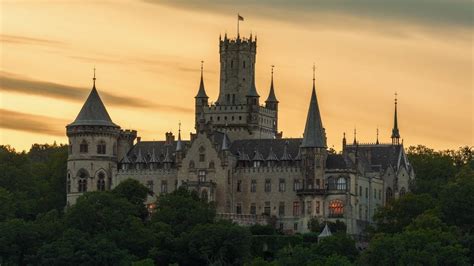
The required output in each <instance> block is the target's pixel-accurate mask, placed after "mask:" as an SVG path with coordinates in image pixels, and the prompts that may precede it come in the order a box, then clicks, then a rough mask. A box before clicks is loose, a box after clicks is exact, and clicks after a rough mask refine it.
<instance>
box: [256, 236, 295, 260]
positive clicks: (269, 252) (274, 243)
mask: <svg viewBox="0 0 474 266" xmlns="http://www.w3.org/2000/svg"><path fill="white" fill-rule="evenodd" d="M302 243H303V237H302V236H301V235H292V236H290V235H254V236H252V239H251V254H252V256H254V257H262V258H273V257H274V256H275V254H276V253H277V252H278V251H279V250H280V249H282V248H284V247H288V246H296V245H300V244H302Z"/></svg>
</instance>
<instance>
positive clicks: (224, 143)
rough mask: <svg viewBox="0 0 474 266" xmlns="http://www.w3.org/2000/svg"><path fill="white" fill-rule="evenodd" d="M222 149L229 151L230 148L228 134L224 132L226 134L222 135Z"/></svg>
mask: <svg viewBox="0 0 474 266" xmlns="http://www.w3.org/2000/svg"><path fill="white" fill-rule="evenodd" d="M221 150H222V151H227V150H229V140H228V139H227V134H225V133H224V136H223V137H222V146H221Z"/></svg>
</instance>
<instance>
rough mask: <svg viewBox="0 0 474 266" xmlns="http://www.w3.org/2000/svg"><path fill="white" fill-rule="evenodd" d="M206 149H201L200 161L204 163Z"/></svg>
mask: <svg viewBox="0 0 474 266" xmlns="http://www.w3.org/2000/svg"><path fill="white" fill-rule="evenodd" d="M205 152H206V148H204V147H203V146H201V147H199V161H200V162H204V161H205V160H206V153H205Z"/></svg>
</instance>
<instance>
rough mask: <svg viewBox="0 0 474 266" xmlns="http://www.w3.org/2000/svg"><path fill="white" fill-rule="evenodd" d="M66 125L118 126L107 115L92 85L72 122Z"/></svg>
mask: <svg viewBox="0 0 474 266" xmlns="http://www.w3.org/2000/svg"><path fill="white" fill-rule="evenodd" d="M68 126H111V127H118V126H117V125H116V124H114V122H112V119H111V118H110V116H109V113H108V112H107V109H106V108H105V105H104V103H103V102H102V100H101V99H100V96H99V93H98V92H97V89H96V88H95V85H94V87H93V88H92V90H91V93H90V94H89V97H87V100H86V102H85V103H84V105H83V106H82V108H81V111H80V112H79V114H78V115H77V117H76V119H75V120H74V122H72V123H71V124H69V125H68Z"/></svg>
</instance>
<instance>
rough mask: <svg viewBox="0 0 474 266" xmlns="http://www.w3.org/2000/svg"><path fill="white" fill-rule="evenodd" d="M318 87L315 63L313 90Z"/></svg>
mask: <svg viewBox="0 0 474 266" xmlns="http://www.w3.org/2000/svg"><path fill="white" fill-rule="evenodd" d="M315 88H316V65H315V64H314V63H313V90H315Z"/></svg>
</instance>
